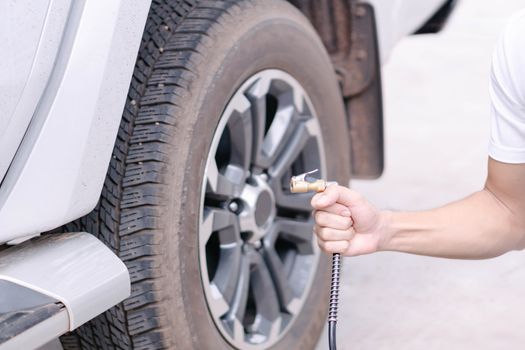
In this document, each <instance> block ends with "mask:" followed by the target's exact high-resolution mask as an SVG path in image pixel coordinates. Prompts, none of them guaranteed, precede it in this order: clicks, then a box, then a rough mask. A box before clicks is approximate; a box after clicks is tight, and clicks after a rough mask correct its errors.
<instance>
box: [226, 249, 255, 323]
mask: <svg viewBox="0 0 525 350" xmlns="http://www.w3.org/2000/svg"><path fill="white" fill-rule="evenodd" d="M238 276H239V278H238V280H237V285H236V287H235V294H234V296H233V299H232V300H231V302H230V309H229V310H228V314H227V315H226V316H225V321H226V322H227V323H228V324H229V326H230V329H231V330H232V331H233V333H236V331H235V323H236V322H242V320H243V319H244V314H245V313H246V302H247V300H248V290H249V286H250V260H249V258H248V257H247V256H246V255H243V256H242V258H241V262H240V269H239V275H238Z"/></svg>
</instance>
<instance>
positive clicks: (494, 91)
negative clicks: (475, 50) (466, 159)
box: [489, 10, 525, 163]
mask: <svg viewBox="0 0 525 350" xmlns="http://www.w3.org/2000/svg"><path fill="white" fill-rule="evenodd" d="M489 92H490V99H491V132H490V142H489V155H490V157H491V158H493V159H495V160H498V161H500V162H504V163H525V11H524V10H522V11H520V12H518V13H517V14H515V15H514V16H513V17H512V18H511V20H510V21H509V24H508V25H507V27H506V29H505V31H504V33H503V35H502V36H501V37H500V39H499V41H498V43H497V45H496V48H495V50H494V55H493V58H492V68H491V74H490V80H489Z"/></svg>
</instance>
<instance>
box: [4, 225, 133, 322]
mask: <svg viewBox="0 0 525 350" xmlns="http://www.w3.org/2000/svg"><path fill="white" fill-rule="evenodd" d="M0 279H3V280H8V281H11V282H13V283H17V284H19V285H21V286H24V287H27V288H30V289H33V290H35V291H37V292H40V293H43V294H45V295H49V296H50V297H53V298H55V299H57V300H60V301H61V302H62V303H63V304H64V305H65V306H66V309H67V311H68V314H69V329H66V331H67V330H73V329H75V328H77V327H78V326H80V325H82V324H83V323H85V322H87V321H89V320H90V319H92V318H94V317H95V316H97V315H98V314H100V313H101V312H103V311H105V310H107V309H109V308H110V307H111V306H113V305H115V304H117V303H119V302H120V301H122V300H124V299H125V298H126V297H128V296H129V294H130V292H131V287H130V278H129V274H128V270H127V268H126V266H125V265H124V263H123V262H122V261H121V260H120V259H119V258H118V257H117V256H116V255H115V254H114V253H113V252H112V251H111V250H109V248H108V247H106V246H105V245H104V243H102V242H101V241H100V240H98V239H97V238H96V237H95V236H93V235H91V234H89V233H84V232H81V233H63V234H56V235H45V236H43V237H39V238H37V239H36V240H34V241H27V242H24V243H22V244H20V245H17V246H15V247H11V248H9V249H7V250H4V251H2V252H1V253H0Z"/></svg>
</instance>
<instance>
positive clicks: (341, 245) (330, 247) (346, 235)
mask: <svg viewBox="0 0 525 350" xmlns="http://www.w3.org/2000/svg"><path fill="white" fill-rule="evenodd" d="M314 232H315V234H316V235H317V243H318V244H319V247H320V248H321V249H322V250H323V251H325V252H327V253H346V251H347V250H348V249H349V248H350V246H351V240H352V238H353V237H354V234H355V232H354V229H353V228H352V227H350V228H348V229H345V230H338V229H334V228H331V227H322V226H319V225H315V226H314Z"/></svg>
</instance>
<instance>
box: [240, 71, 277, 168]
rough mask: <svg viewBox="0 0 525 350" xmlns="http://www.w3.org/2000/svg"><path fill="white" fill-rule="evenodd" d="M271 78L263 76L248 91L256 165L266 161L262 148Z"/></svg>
mask: <svg viewBox="0 0 525 350" xmlns="http://www.w3.org/2000/svg"><path fill="white" fill-rule="evenodd" d="M270 82H271V81H270V79H266V78H264V77H261V78H260V79H258V80H257V81H256V82H255V83H254V84H253V85H252V86H251V87H250V88H249V89H248V91H246V96H247V97H248V99H249V100H250V102H251V113H252V124H253V135H254V137H253V143H252V158H253V162H254V163H255V164H256V165H261V164H263V163H265V161H264V159H263V157H262V153H261V148H262V144H263V140H264V133H265V126H266V97H267V94H268V90H269V89H270Z"/></svg>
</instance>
